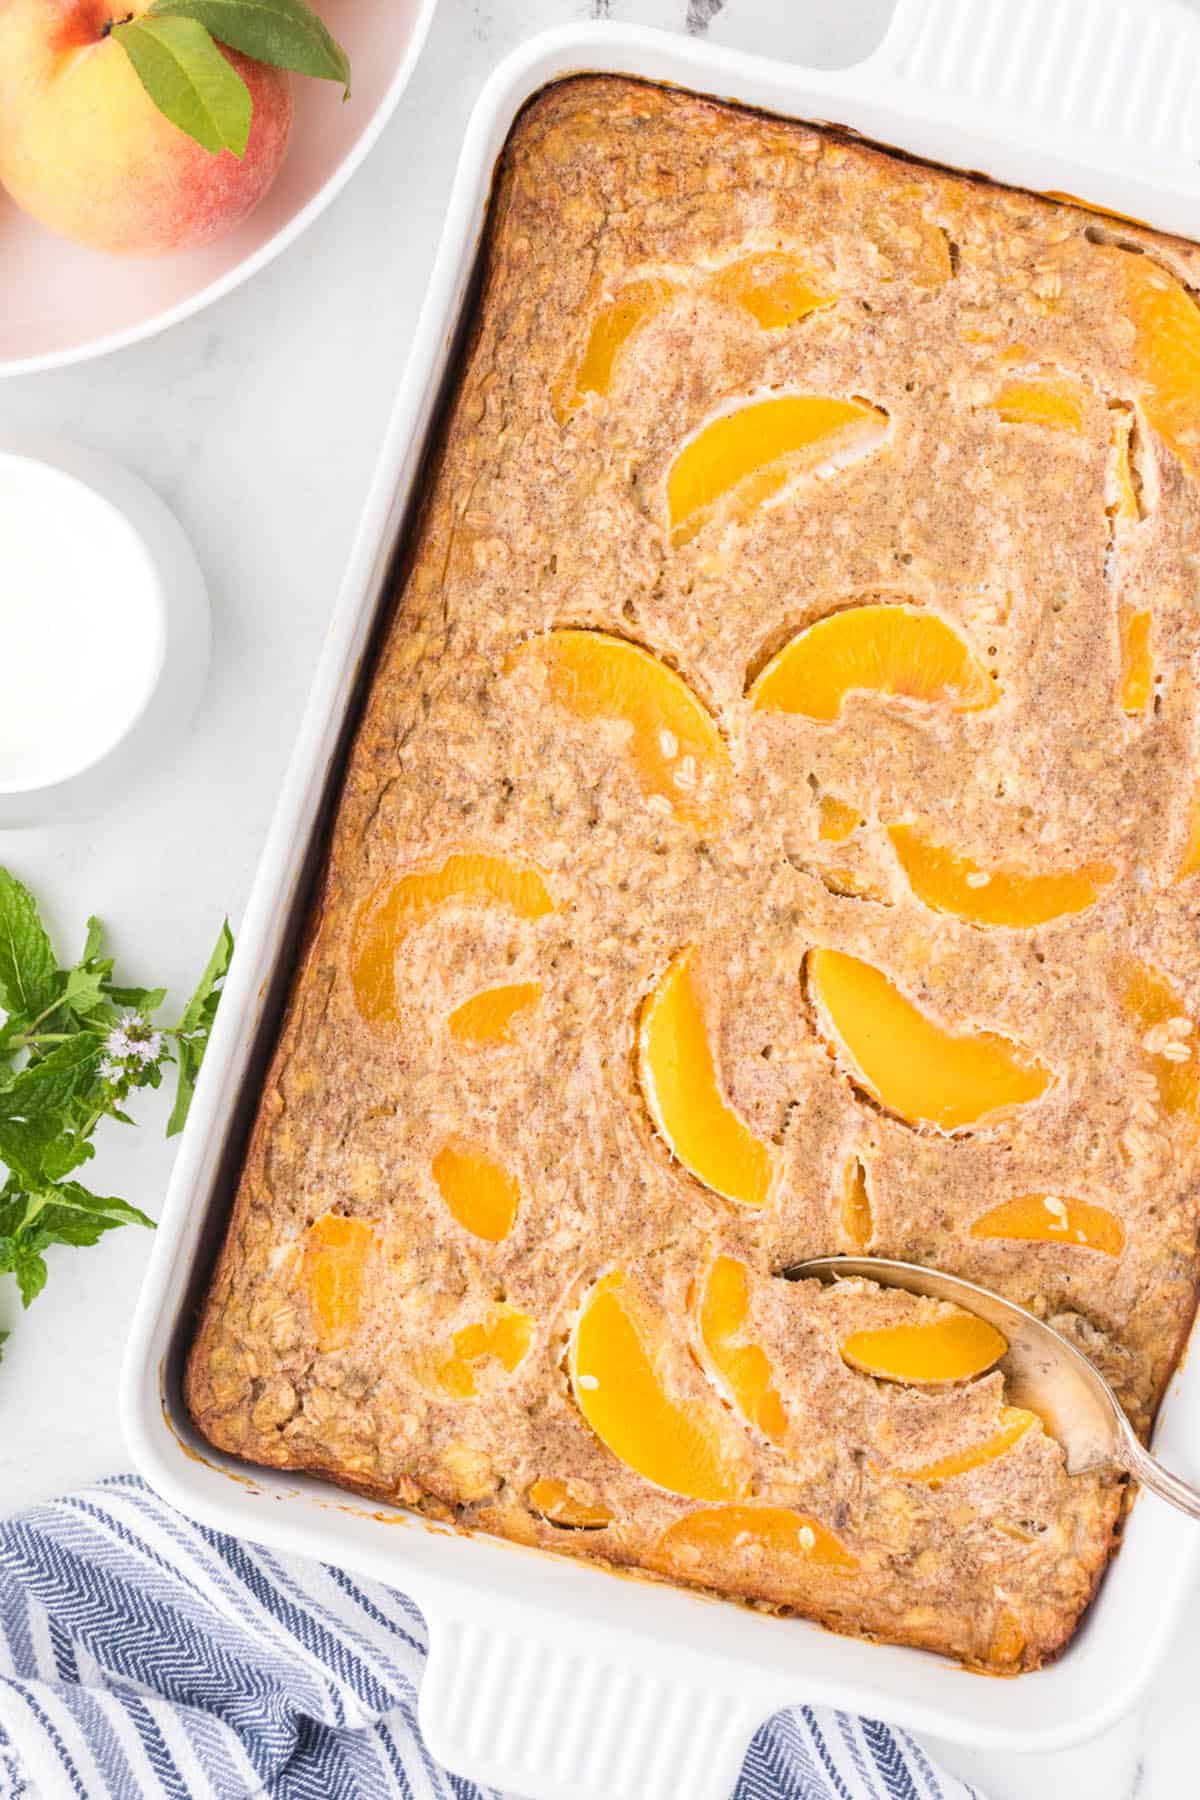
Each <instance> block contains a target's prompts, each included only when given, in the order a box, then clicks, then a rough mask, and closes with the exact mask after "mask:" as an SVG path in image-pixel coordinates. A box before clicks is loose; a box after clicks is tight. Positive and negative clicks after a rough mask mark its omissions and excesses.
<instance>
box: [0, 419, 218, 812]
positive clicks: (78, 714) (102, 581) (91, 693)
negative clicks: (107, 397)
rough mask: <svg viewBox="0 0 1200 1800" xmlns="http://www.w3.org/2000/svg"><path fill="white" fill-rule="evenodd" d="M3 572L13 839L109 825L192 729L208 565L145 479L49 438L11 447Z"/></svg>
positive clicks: (206, 618)
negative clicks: (145, 773)
mask: <svg viewBox="0 0 1200 1800" xmlns="http://www.w3.org/2000/svg"><path fill="white" fill-rule="evenodd" d="M0 561H2V562H3V566H4V571H5V588H4V591H3V592H2V593H0V714H2V717H3V723H2V725H0V827H3V826H14V825H35V824H45V823H49V822H51V821H53V820H60V819H67V818H76V817H80V816H84V815H87V814H90V813H95V812H97V811H98V810H99V809H100V808H101V807H103V805H104V804H105V802H106V801H108V800H110V799H112V798H113V797H114V796H115V795H116V794H117V793H118V792H119V791H120V789H121V786H122V785H123V784H124V783H125V782H127V781H129V780H132V779H135V778H136V775H137V772H138V769H139V768H140V767H142V766H144V765H145V764H146V763H148V762H149V761H151V760H157V759H158V758H160V757H161V756H162V755H163V754H164V753H165V751H166V750H167V749H168V747H169V745H170V744H171V742H172V741H177V740H178V738H179V736H180V735H181V734H182V732H183V731H184V730H185V729H186V727H187V725H188V724H189V723H190V722H191V718H192V714H193V713H194V712H195V709H196V706H197V703H198V701H199V699H200V695H201V692H202V691H203V688H204V680H205V676H206V674H207V672H208V658H209V644H210V636H211V623H210V615H209V607H208V590H207V588H206V586H205V581H204V576H203V574H202V572H201V569H200V565H199V563H198V562H197V561H196V555H195V552H194V551H193V549H192V546H191V544H190V542H189V541H188V539H187V537H186V536H185V535H184V532H183V530H182V528H181V526H180V524H179V522H178V520H177V519H176V518H175V515H174V514H173V513H172V512H170V511H169V510H168V508H167V506H166V505H165V504H164V502H163V501H162V500H160V499H159V497H158V495H157V494H155V493H154V492H153V491H152V490H151V489H150V488H148V487H147V486H146V484H145V482H144V481H141V480H139V478H138V477H137V476H136V475H133V474H131V472H130V471H129V470H128V469H126V468H123V467H122V466H121V465H120V464H119V463H115V462H113V461H112V460H111V459H110V458H109V457H107V456H101V455H99V454H98V453H97V452H96V451H94V450H88V449H85V448H84V447H83V446H82V445H80V444H69V443H66V442H64V441H63V440H61V439H55V438H44V437H38V436H22V437H19V438H6V437H0ZM48 719H53V720H55V721H56V722H57V723H56V728H55V729H54V730H53V731H48V730H46V729H45V725H46V721H47V720H48Z"/></svg>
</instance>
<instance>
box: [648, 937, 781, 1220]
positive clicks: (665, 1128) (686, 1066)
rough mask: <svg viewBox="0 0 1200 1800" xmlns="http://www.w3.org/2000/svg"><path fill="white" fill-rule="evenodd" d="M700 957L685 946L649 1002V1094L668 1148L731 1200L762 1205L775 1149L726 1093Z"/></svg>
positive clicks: (696, 1174)
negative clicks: (697, 966)
mask: <svg viewBox="0 0 1200 1800" xmlns="http://www.w3.org/2000/svg"><path fill="white" fill-rule="evenodd" d="M692 958H693V952H692V951H690V950H684V951H681V952H680V954H679V955H678V956H677V957H676V958H675V960H674V962H673V963H672V964H671V966H670V968H669V969H668V970H667V972H666V974H665V975H664V976H663V978H662V980H661V981H660V982H659V984H658V986H657V987H656V988H655V990H654V992H653V993H652V994H651V995H650V997H649V998H648V1000H647V1001H646V1002H645V1005H644V1006H643V1008H642V1017H641V1022H640V1025H639V1028H638V1077H639V1080H640V1083H641V1088H642V1093H643V1095H644V1096H645V1100H646V1105H647V1107H648V1108H649V1111H650V1116H651V1118H652V1119H653V1121H654V1123H655V1125H656V1126H657V1127H658V1131H659V1134H660V1135H661V1137H662V1138H663V1141H664V1142H665V1143H666V1145H667V1148H668V1149H669V1150H670V1151H671V1154H672V1155H673V1156H674V1157H676V1158H677V1160H678V1161H679V1162H681V1163H682V1164H683V1166H684V1168H685V1169H687V1171H688V1173H689V1174H691V1175H694V1176H695V1177H696V1179H697V1181H702V1182H703V1183H704V1185H705V1187H708V1188H711V1189H712V1190H713V1192H714V1193H717V1194H721V1195H723V1196H724V1198H725V1199H726V1200H734V1201H737V1202H738V1203H739V1204H740V1205H742V1206H762V1205H763V1204H764V1202H765V1201H766V1199H767V1197H768V1195H769V1194H770V1191H771V1182H772V1179H773V1177H774V1173H775V1156H774V1154H773V1152H772V1151H771V1149H770V1148H769V1147H768V1146H767V1145H766V1144H764V1143H763V1142H762V1141H761V1139H759V1138H757V1137H755V1135H754V1133H753V1132H752V1131H751V1130H750V1128H749V1126H748V1125H746V1124H745V1123H744V1122H743V1120H742V1119H740V1118H739V1117H738V1115H737V1113H736V1112H735V1111H734V1109H733V1107H732V1106H730V1104H729V1102H728V1101H727V1100H726V1099H725V1096H724V1094H723V1093H722V1092H721V1084H720V1080H719V1077H718V1073H717V1066H716V1061H715V1059H714V1057H713V1053H712V1048H711V1046H710V1044H709V1041H708V1028H707V1026H706V1024H705V1019H704V1004H703V997H702V994H701V990H700V986H699V983H698V981H697V978H696V974H695V971H694V969H693V966H692Z"/></svg>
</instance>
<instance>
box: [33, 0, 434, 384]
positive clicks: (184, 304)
mask: <svg viewBox="0 0 1200 1800" xmlns="http://www.w3.org/2000/svg"><path fill="white" fill-rule="evenodd" d="M316 3H317V4H318V5H319V7H320V11H321V14H322V17H323V18H324V19H325V22H326V23H327V24H328V26H329V28H330V30H331V31H333V32H334V34H335V35H336V36H337V37H338V38H339V39H340V40H341V42H342V43H343V44H344V45H345V46H346V49H347V50H348V52H349V54H350V61H351V65H352V67H353V70H354V92H353V94H352V95H351V98H350V99H349V100H348V101H347V102H346V103H345V104H344V105H343V103H342V96H341V89H340V88H339V87H338V86H337V84H336V83H335V82H329V81H309V80H306V79H305V78H304V77H302V76H294V77H293V82H292V85H293V92H294V94H295V101H296V120H295V125H294V126H293V129H292V141H291V145H290V147H289V150H288V154H287V159H286V161H285V162H284V165H283V168H282V170H281V171H280V174H279V177H278V179H277V181H276V182H275V185H274V187H273V188H272V189H271V191H270V193H269V194H268V195H267V197H266V199H265V200H264V201H263V202H262V204H261V206H259V207H258V208H256V210H255V211H254V212H253V213H252V214H251V215H250V217H249V218H248V219H246V220H245V221H244V222H243V223H242V224H241V225H239V226H238V228H237V229H236V230H235V231H232V232H230V234H229V235H228V236H227V237H223V238H220V239H218V241H217V242H216V243H215V244H210V245H208V246H206V247H205V248H204V249H202V250H192V251H187V252H181V253H180V254H178V255H175V256H162V257H119V256H104V255H101V254H99V253H98V252H97V251H94V250H85V249H83V248H81V246H79V245H77V244H70V243H68V242H67V241H66V240H65V239H63V238H59V237H55V236H54V235H53V234H52V233H51V232H48V231H46V230H45V229H44V228H43V227H42V226H40V225H38V224H36V223H35V222H34V220H32V219H30V218H28V217H26V216H25V214H23V213H22V212H20V210H19V209H18V208H17V207H16V206H14V205H13V203H12V201H11V200H9V199H8V197H7V195H5V193H4V192H3V189H0V265H2V266H3V269H4V304H3V306H0V376H4V375H29V374H33V373H34V372H35V371H36V370H40V369H54V368H61V367H62V366H63V365H64V364H66V363H73V362H83V361H85V360H86V359H87V358H89V357H93V356H103V355H104V354H105V353H106V352H107V351H109V350H119V349H122V348H124V346H125V345H127V344H135V343H137V342H139V340H140V339H142V338H147V337H151V336H153V334H154V333H155V332H158V331H163V330H165V328H166V327H167V326H168V325H174V324H176V323H177V322H178V321H179V320H180V319H186V318H189V317H190V316H191V314H192V313H195V312H199V311H200V308H201V307H203V306H207V305H208V304H209V303H210V301H213V300H219V299H220V298H221V296H222V295H223V294H228V293H230V292H231V291H232V289H234V288H235V287H237V286H239V284H240V283H241V282H243V281H246V280H248V279H249V277H250V276H251V275H253V274H254V273H255V271H256V270H258V269H261V268H265V266H266V265H267V263H269V262H270V261H271V260H272V259H273V258H274V257H276V256H278V255H279V253H280V251H281V250H285V249H286V248H287V246H288V245H289V244H291V243H294V242H295V240H296V239H297V238H298V237H299V236H300V233H301V232H302V231H304V230H305V229H306V228H307V227H308V226H309V225H311V224H312V222H313V220H314V219H315V218H317V217H318V215H319V214H320V213H322V212H323V211H324V210H325V208H326V207H327V206H328V205H329V202H330V201H331V200H332V199H333V198H334V196H335V194H338V193H340V192H341V190H342V188H343V187H344V186H345V185H346V183H347V181H349V179H350V177H351V175H353V173H354V171H355V170H356V169H357V168H358V167H359V165H360V164H361V163H362V162H363V160H364V159H365V157H366V155H367V153H368V151H369V150H370V149H371V147H372V146H373V145H374V144H375V142H376V140H377V139H378V137H379V135H380V133H381V132H382V130H383V128H384V126H385V125H386V124H387V122H388V120H389V119H390V118H391V116H392V113H393V112H394V111H395V109H396V106H397V105H398V103H399V100H400V96H401V94H402V93H403V92H404V90H405V88H406V87H407V86H408V79H409V76H410V75H411V74H412V71H413V68H414V66H415V64H416V60H417V57H418V56H419V55H420V52H421V46H422V45H423V44H424V42H425V38H426V35H427V34H428V31H429V25H430V21H431V20H432V18H433V12H434V7H435V6H436V4H437V0H316Z"/></svg>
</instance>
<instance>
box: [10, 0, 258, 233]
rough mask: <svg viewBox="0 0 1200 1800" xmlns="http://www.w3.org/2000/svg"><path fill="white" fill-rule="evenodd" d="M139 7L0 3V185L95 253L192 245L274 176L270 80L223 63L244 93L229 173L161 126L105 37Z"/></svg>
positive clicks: (220, 157) (126, 1)
mask: <svg viewBox="0 0 1200 1800" xmlns="http://www.w3.org/2000/svg"><path fill="white" fill-rule="evenodd" d="M148 5H149V0H121V10H120V11H119V13H117V15H116V16H115V17H114V14H113V8H112V5H111V4H110V3H109V0H0V184H2V185H3V186H4V187H5V188H7V189H8V192H9V193H10V195H11V196H12V198H13V199H14V200H15V201H16V203H17V205H18V206H21V207H23V208H24V209H25V211H26V212H29V213H32V214H33V216H34V218H35V219H39V220H40V221H41V222H42V224H43V225H47V226H49V228H50V229H51V230H52V231H57V232H60V233H61V234H62V235H63V236H64V237H69V238H74V239H75V240H76V242H78V243H81V244H89V245H91V246H92V247H93V248H94V249H97V250H116V251H124V252H128V253H132V254H143V255H145V254H151V253H154V252H159V251H166V250H182V249H189V248H193V247H195V246H196V245H198V244H206V243H208V242H209V241H210V240H211V239H212V238H215V237H217V236H218V235H219V234H220V233H221V232H223V231H228V230H229V229H230V227H231V226H233V225H236V224H237V223H238V221H239V220H240V219H244V218H245V216H246V214H247V213H248V212H249V211H250V210H251V208H252V207H254V206H256V205H257V204H258V202H259V201H260V200H261V199H262V197H263V195H264V194H265V193H266V191H267V189H268V188H269V187H270V185H271V183H272V182H273V181H274V179H275V176H276V175H277V173H278V171H279V168H280V165H281V163H282V162H283V158H284V153H285V151H286V149H287V141H288V133H289V131H290V130H291V123H292V97H291V88H290V84H289V81H288V77H287V75H286V74H284V73H283V71H282V70H279V69H273V68H268V67H267V66H266V65H265V64H263V63H257V62H252V61H250V59H249V58H247V57H244V56H240V55H238V53H237V52H236V51H233V50H224V49H223V54H224V55H225V56H226V57H228V59H229V61H230V62H231V63H232V64H233V66H234V68H235V69H237V71H238V73H239V74H240V75H241V77H242V79H243V81H245V83H246V85H247V87H248V88H249V89H250V97H251V100H252V102H253V107H254V113H253V120H252V123H251V127H250V141H249V143H248V145H247V147H246V152H245V155H244V156H243V157H241V159H240V160H239V158H238V157H236V156H234V155H233V154H232V153H231V152H230V151H228V150H222V151H220V152H218V153H215V154H214V153H213V152H212V151H209V150H205V149H204V148H203V146H202V145H200V144H198V143H196V141H195V140H194V139H193V138H191V137H189V136H188V135H187V133H186V132H184V131H181V130H180V129H179V128H178V126H176V125H172V124H171V122H170V120H169V119H167V118H166V117H165V116H164V115H163V114H162V113H161V112H160V111H159V110H158V108H157V107H156V106H155V104H154V102H153V101H152V100H151V98H150V96H149V94H147V92H146V90H145V89H144V88H143V86H142V84H141V82H140V80H139V79H138V76H137V74H136V72H135V70H134V67H133V64H132V63H131V62H130V60H129V58H128V56H127V55H126V54H125V52H124V50H123V49H122V48H121V46H120V44H119V43H118V42H116V41H115V40H114V39H113V38H112V37H111V35H110V34H111V30H112V27H113V26H114V25H116V24H120V23H121V22H123V21H124V20H127V19H129V18H131V17H135V16H136V15H137V14H139V13H143V12H145V11H146V10H147V7H148Z"/></svg>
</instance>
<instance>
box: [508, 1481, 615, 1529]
mask: <svg viewBox="0 0 1200 1800" xmlns="http://www.w3.org/2000/svg"><path fill="white" fill-rule="evenodd" d="M527 1498H528V1500H529V1504H530V1506H532V1508H533V1510H534V1512H536V1513H540V1514H541V1516H542V1518H543V1519H546V1520H548V1521H549V1523H550V1524H551V1525H563V1526H569V1527H570V1528H571V1529H572V1530H574V1531H599V1530H601V1529H602V1528H603V1527H604V1526H605V1525H611V1524H612V1520H613V1515H612V1514H611V1513H610V1512H609V1510H608V1508H607V1506H600V1505H598V1504H597V1503H596V1502H594V1501H590V1500H579V1499H577V1498H576V1496H575V1495H574V1494H572V1492H571V1490H570V1488H569V1487H568V1486H567V1484H566V1482H565V1481H556V1480H555V1479H554V1478H553V1476H547V1475H539V1477H538V1479H537V1480H536V1481H535V1482H533V1484H532V1485H531V1487H530V1489H529V1493H528V1496H527Z"/></svg>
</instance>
